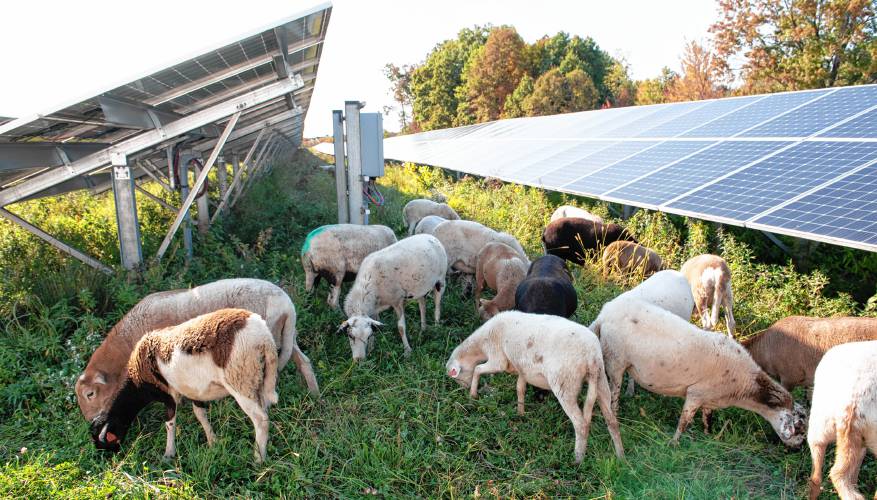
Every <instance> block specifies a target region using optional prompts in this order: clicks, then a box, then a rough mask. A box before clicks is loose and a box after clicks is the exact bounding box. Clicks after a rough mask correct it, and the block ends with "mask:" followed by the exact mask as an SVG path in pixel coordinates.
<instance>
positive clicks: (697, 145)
mask: <svg viewBox="0 0 877 500" xmlns="http://www.w3.org/2000/svg"><path fill="white" fill-rule="evenodd" d="M711 144H713V143H711V142H709V141H673V142H669V141H668V142H662V143H660V144H658V145H657V146H655V147H653V148H650V149H647V150H645V151H643V152H641V153H639V154H636V155H634V156H631V157H630V158H627V159H625V160H622V161H619V162H618V163H615V164H614V165H611V166H609V167H606V168H604V169H603V170H599V171H597V172H594V173H593V174H591V175H588V176H587V177H585V178H583V179H579V180H577V181H575V182H573V183H571V184H569V185H568V186H566V187H567V188H568V189H572V190H576V191H579V190H581V191H582V192H583V193H594V194H602V193H605V192H606V191H611V190H612V189H614V188H615V187H617V186H618V185H620V184H623V183H625V182H628V181H631V180H633V179H636V178H637V177H639V176H641V175H644V174H647V173H649V172H652V171H654V170H655V169H657V168H660V167H663V166H664V165H666V164H668V163H670V162H673V161H676V160H678V159H680V158H681V157H683V156H685V155H688V154H691V153H694V152H696V151H698V150H700V149H703V148H706V147H709V146H710V145H711Z"/></svg>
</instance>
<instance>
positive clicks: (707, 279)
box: [680, 254, 737, 337]
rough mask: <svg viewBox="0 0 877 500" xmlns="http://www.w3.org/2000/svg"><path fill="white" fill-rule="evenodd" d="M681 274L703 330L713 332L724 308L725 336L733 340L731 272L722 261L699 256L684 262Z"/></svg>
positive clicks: (709, 255) (707, 255) (716, 258)
mask: <svg viewBox="0 0 877 500" xmlns="http://www.w3.org/2000/svg"><path fill="white" fill-rule="evenodd" d="M680 271H681V272H682V274H684V275H685V277H686V278H687V279H688V282H689V283H690V284H691V294H692V295H693V296H694V304H695V306H696V307H697V314H698V316H700V324H701V325H702V326H703V328H704V329H705V330H715V329H716V326H718V323H719V307H720V306H721V307H724V308H725V325H726V326H727V327H728V335H729V336H731V337H733V336H734V329H735V328H736V326H737V325H736V323H735V322H734V292H733V291H732V290H731V268H730V267H728V263H727V262H725V259H723V258H721V257H719V256H718V255H711V254H704V255H698V256H697V257H692V258H690V259H688V260H687V261H685V264H682V269H680ZM710 309H712V311H710Z"/></svg>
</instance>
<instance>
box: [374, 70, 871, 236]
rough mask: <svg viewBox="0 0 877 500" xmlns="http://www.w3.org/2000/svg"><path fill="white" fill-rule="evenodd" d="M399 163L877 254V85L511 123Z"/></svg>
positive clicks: (405, 156) (404, 147) (405, 149)
mask: <svg viewBox="0 0 877 500" xmlns="http://www.w3.org/2000/svg"><path fill="white" fill-rule="evenodd" d="M384 155H385V157H386V158H388V159H395V160H399V161H411V162H416V163H424V164H429V165H435V166H439V167H444V168H449V169H452V170H457V171H460V172H465V173H470V174H474V175H479V176H484V177H495V178H499V179H502V180H505V181H509V182H516V183H520V184H526V185H530V186H535V187H540V188H544V189H549V190H555V191H562V192H567V193H572V194H577V195H582V196H587V197H592V198H597V199H601V200H606V201H611V202H617V203H622V204H626V205H633V206H638V207H643V208H649V209H655V210H661V211H665V212H669V213H675V214H680V215H687V216H691V217H695V218H701V219H706V220H712V221H717V222H722V223H728V224H734V225H738V226H743V227H751V228H756V229H761V230H764V231H769V232H775V233H781V234H787V235H792V236H797V237H801V238H807V239H812V240H817V241H825V242H829V243H834V244H839V245H845V246H850V247H855V248H861V249H866V250H870V251H877V86H875V85H862V86H856V87H840V88H831V89H819V90H808V91H798V92H785V93H778V94H768V95H757V96H745V97H734V98H726V99H715V100H708V101H695V102H684V103H674V104H659V105H652V106H637V107H629V108H616V109H608V110H598V111H586V112H581V113H570V114H565V115H554V116H547V117H535V118H518V119H512V120H500V121H495V122H490V123H486V124H479V125H473V126H468V127H459V128H455V129H445V130H437V131H430V132H425V133H420V134H412V135H406V136H399V137H393V138H389V139H386V140H385V141H384Z"/></svg>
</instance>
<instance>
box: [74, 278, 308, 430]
mask: <svg viewBox="0 0 877 500" xmlns="http://www.w3.org/2000/svg"><path fill="white" fill-rule="evenodd" d="M229 307H231V308H239V309H246V310H248V311H252V312H255V313H257V314H259V315H260V316H261V317H262V318H264V319H265V322H266V323H267V324H268V328H269V329H270V330H271V332H272V333H273V335H274V342H275V343H276V344H277V345H278V346H279V347H280V355H279V359H278V367H280V368H282V367H283V366H284V365H285V364H286V362H287V361H288V360H289V359H290V357H292V360H293V361H295V364H296V366H297V367H298V370H299V372H301V374H302V377H304V379H305V382H306V383H307V386H308V390H309V391H310V392H311V393H312V394H314V395H319V393H320V388H319V385H318V384H317V378H316V377H315V376H314V369H313V367H312V366H311V361H310V360H309V359H308V357H307V356H305V354H304V353H303V352H302V351H301V349H299V347H298V343H297V342H296V329H295V321H296V314H295V306H294V305H293V304H292V300H290V298H289V295H287V294H286V292H284V291H283V290H282V289H281V288H280V287H278V286H277V285H274V284H272V283H269V282H267V281H263V280H257V279H248V278H239V279H227V280H219V281H214V282H213V283H207V284H206V285H201V286H197V287H195V288H192V289H188V290H171V291H166V292H157V293H153V294H151V295H147V296H146V297H144V298H143V300H141V301H140V302H138V303H137V304H136V305H135V306H134V307H132V308H131V310H130V311H128V314H126V315H125V316H124V317H123V318H122V319H121V320H119V322H118V323H116V325H115V326H114V327H113V329H112V330H110V333H109V334H108V335H107V337H106V339H104V341H103V343H102V344H101V345H100V347H98V348H97V350H95V351H94V354H92V356H91V359H89V360H88V366H86V367H85V371H83V372H82V374H81V375H80V376H79V378H78V379H77V381H76V399H77V401H78V403H79V409H80V410H81V411H82V416H83V417H85V420H87V421H88V422H89V423H93V422H94V420H95V418H97V417H98V416H100V415H102V414H106V412H107V411H108V410H109V408H110V405H111V404H112V403H113V401H114V398H115V396H116V394H117V393H118V392H119V390H120V389H121V384H122V382H123V380H125V378H126V375H125V374H126V370H127V365H128V358H130V356H131V351H132V350H133V349H134V345H135V344H137V341H138V340H140V338H141V337H142V336H143V335H144V334H145V333H146V332H149V331H152V330H158V329H160V328H166V327H169V326H174V325H178V324H180V323H183V322H184V321H186V320H189V319H192V318H194V317H196V316H199V315H201V314H205V313H209V312H212V311H216V310H218V309H223V308H229Z"/></svg>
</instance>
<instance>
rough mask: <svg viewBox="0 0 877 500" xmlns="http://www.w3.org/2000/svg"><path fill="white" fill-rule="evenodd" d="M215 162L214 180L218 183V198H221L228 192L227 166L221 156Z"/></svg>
mask: <svg viewBox="0 0 877 500" xmlns="http://www.w3.org/2000/svg"><path fill="white" fill-rule="evenodd" d="M216 161H217V163H216V169H217V170H216V180H217V181H219V197H220V198H222V197H223V196H224V195H225V192H226V191H227V190H228V164H227V163H225V158H223V157H221V156H220V157H219V159H218V160H216Z"/></svg>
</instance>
